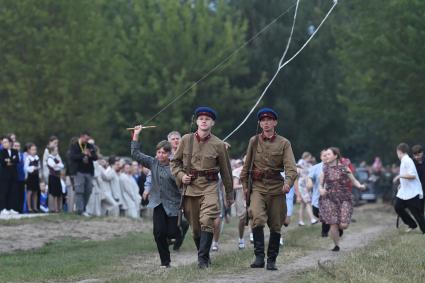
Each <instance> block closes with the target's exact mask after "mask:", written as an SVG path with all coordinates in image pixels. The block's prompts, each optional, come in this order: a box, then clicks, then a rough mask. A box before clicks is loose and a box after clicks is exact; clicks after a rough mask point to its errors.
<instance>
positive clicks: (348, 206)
mask: <svg viewBox="0 0 425 283" xmlns="http://www.w3.org/2000/svg"><path fill="white" fill-rule="evenodd" d="M326 162H327V163H326V165H325V166H324V167H323V172H322V174H321V175H320V189H319V190H320V195H321V198H320V211H319V214H320V219H321V220H322V222H325V223H326V224H329V225H330V226H331V228H330V232H331V237H332V239H333V241H334V244H335V247H334V248H333V249H332V251H334V252H338V251H339V250H340V248H339V240H340V231H339V230H340V229H341V230H345V229H347V228H348V225H349V224H350V222H351V216H352V214H353V203H352V197H351V191H349V190H347V183H349V182H350V183H352V184H354V185H355V186H356V187H357V188H359V189H362V190H364V189H365V188H366V187H365V186H364V185H362V184H360V183H359V181H357V179H356V178H355V177H354V176H353V173H352V172H351V170H350V168H348V167H347V165H345V164H343V163H341V154H340V151H339V149H338V148H336V147H331V148H329V149H328V150H327V151H326Z"/></svg>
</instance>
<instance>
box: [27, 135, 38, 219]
mask: <svg viewBox="0 0 425 283" xmlns="http://www.w3.org/2000/svg"><path fill="white" fill-rule="evenodd" d="M26 148H27V154H26V157H25V164H24V169H25V172H26V174H27V181H26V183H27V209H28V212H29V213H33V212H39V210H38V205H37V204H38V195H39V193H40V175H39V172H40V158H39V157H38V155H37V146H36V145H35V144H33V143H29V144H27V145H26Z"/></svg>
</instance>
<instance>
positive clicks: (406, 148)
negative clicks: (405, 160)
mask: <svg viewBox="0 0 425 283" xmlns="http://www.w3.org/2000/svg"><path fill="white" fill-rule="evenodd" d="M409 149H410V148H409V145H408V144H407V143H405V142H402V143H401V144H399V145H398V146H397V150H399V151H401V152H403V153H408V152H409Z"/></svg>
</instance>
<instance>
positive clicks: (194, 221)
mask: <svg viewBox="0 0 425 283" xmlns="http://www.w3.org/2000/svg"><path fill="white" fill-rule="evenodd" d="M191 135H192V134H187V135H184V136H183V137H182V139H181V142H180V145H179V147H178V148H177V151H176V152H175V154H174V157H173V159H172V160H171V163H170V166H171V172H172V174H173V175H174V176H175V177H176V182H177V184H178V185H179V186H182V177H183V176H184V175H185V174H190V172H186V168H188V165H189V164H188V162H189V160H188V158H189V155H190V148H189V146H190V138H191ZM193 135H195V134H193ZM190 162H191V166H190V167H191V171H192V172H195V174H196V173H197V172H198V173H201V174H199V176H197V177H196V178H195V179H193V180H192V182H191V183H190V184H188V185H187V187H186V193H185V201H184V214H185V217H186V219H187V220H188V221H189V223H190V225H191V226H192V230H193V237H194V238H195V239H196V238H199V237H200V232H201V231H206V232H211V233H212V232H213V227H214V225H213V224H214V219H215V218H217V217H218V216H219V213H220V210H219V200H218V195H217V184H218V179H217V180H208V178H207V176H204V175H203V174H202V172H210V173H211V172H214V174H218V173H220V175H221V178H222V180H223V184H224V187H225V190H226V198H227V199H232V198H233V180H232V171H231V167H230V160H229V155H228V153H227V150H226V147H225V145H224V142H223V141H222V140H220V139H219V138H217V137H216V136H214V135H212V134H211V135H210V136H209V137H207V138H206V139H204V140H201V139H199V137H198V138H197V137H195V136H194V141H193V150H192V159H191V161H190Z"/></svg>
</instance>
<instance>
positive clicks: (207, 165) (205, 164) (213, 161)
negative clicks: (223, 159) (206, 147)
mask: <svg viewBox="0 0 425 283" xmlns="http://www.w3.org/2000/svg"><path fill="white" fill-rule="evenodd" d="M216 165H217V156H214V155H205V156H203V157H202V162H201V166H202V168H203V169H211V168H213V167H216Z"/></svg>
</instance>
